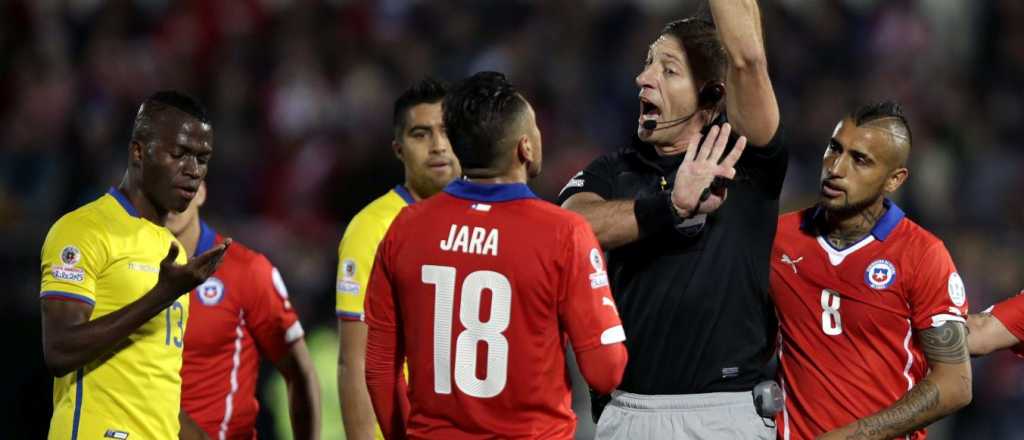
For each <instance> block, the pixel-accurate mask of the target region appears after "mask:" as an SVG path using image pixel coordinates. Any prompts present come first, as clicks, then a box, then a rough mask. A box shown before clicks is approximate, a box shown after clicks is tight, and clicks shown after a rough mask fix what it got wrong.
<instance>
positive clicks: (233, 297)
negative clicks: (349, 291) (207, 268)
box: [181, 223, 303, 439]
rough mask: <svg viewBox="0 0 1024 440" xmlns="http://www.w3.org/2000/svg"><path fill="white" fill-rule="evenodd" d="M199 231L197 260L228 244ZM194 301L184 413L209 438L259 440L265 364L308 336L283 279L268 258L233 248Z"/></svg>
mask: <svg viewBox="0 0 1024 440" xmlns="http://www.w3.org/2000/svg"><path fill="white" fill-rule="evenodd" d="M201 225H202V232H201V233H200V236H199V244H198V246H196V255H199V254H202V253H203V252H206V251H207V250H208V249H210V248H211V247H213V246H214V245H215V244H216V243H219V242H221V241H222V238H221V237H220V236H219V235H217V234H216V233H215V232H214V231H213V230H212V229H210V227H209V226H207V225H206V223H201ZM190 294H191V295H192V298H190V304H189V320H188V329H187V330H186V331H185V348H184V349H185V352H184V361H183V363H182V366H181V378H182V384H181V406H182V408H184V409H185V411H186V412H187V413H188V415H189V416H190V417H192V419H193V420H195V421H196V423H198V424H199V426H200V427H202V428H203V430H204V431H206V433H207V434H208V435H209V436H210V438H213V439H254V438H256V426H255V424H256V415H257V413H258V412H259V403H258V402H257V401H256V381H257V380H256V379H257V375H258V373H259V361H260V356H261V355H262V356H263V357H264V358H266V359H267V360H269V361H271V362H276V361H278V360H279V359H281V357H282V356H284V355H285V354H287V353H288V347H289V345H291V343H292V342H295V341H297V340H298V339H300V338H302V336H303V330H302V325H301V324H300V323H299V319H298V317H297V316H296V315H295V311H294V310H292V308H291V304H290V303H289V302H288V291H287V290H286V289H285V286H284V282H283V281H282V280H281V275H280V274H279V273H278V272H277V269H276V268H274V266H273V265H271V264H270V261H269V260H267V257H265V256H263V255H262V254H260V253H258V252H256V251H253V250H251V249H249V248H247V247H245V246H243V245H242V244H241V243H239V242H237V241H235V242H233V243H231V247H230V248H228V251H227V253H226V254H224V259H223V260H222V262H221V265H220V267H219V268H217V271H216V272H214V274H213V276H211V277H210V278H208V279H207V280H206V281H204V282H203V283H202V284H200V285H199V287H197V288H196V289H195V290H194V291H192V292H191V293H190Z"/></svg>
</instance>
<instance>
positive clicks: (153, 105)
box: [132, 90, 210, 144]
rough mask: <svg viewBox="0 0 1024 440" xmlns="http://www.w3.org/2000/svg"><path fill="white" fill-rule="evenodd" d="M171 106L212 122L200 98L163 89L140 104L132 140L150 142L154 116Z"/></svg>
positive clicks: (198, 118)
mask: <svg viewBox="0 0 1024 440" xmlns="http://www.w3.org/2000/svg"><path fill="white" fill-rule="evenodd" d="M169 108H173V109H177V110H179V111H181V112H184V113H185V114H187V115H189V116H192V117H193V118H196V119H197V120H198V121H199V122H202V123H204V124H209V123H210V115H209V113H207V111H206V107H204V106H203V105H202V104H200V103H199V100H197V99H195V98H193V97H192V96H190V95H188V94H186V93H183V92H179V91H177V90H161V91H159V92H156V93H154V94H152V95H149V97H148V98H146V100H145V101H142V105H140V106H139V112H138V114H136V115H135V125H134V127H132V140H138V141H142V142H143V143H146V144H148V143H149V142H150V141H151V140H152V138H153V122H154V121H153V119H154V117H155V116H156V115H157V114H159V113H160V112H162V111H164V110H167V109H169Z"/></svg>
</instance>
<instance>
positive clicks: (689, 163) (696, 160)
mask: <svg viewBox="0 0 1024 440" xmlns="http://www.w3.org/2000/svg"><path fill="white" fill-rule="evenodd" d="M731 131H732V127H730V126H729V124H728V123H725V124H722V125H721V126H718V125H716V126H713V127H711V130H710V131H708V134H707V136H704V142H703V143H702V144H700V145H699V148H698V143H700V136H694V137H693V139H690V141H689V143H690V145H689V146H688V147H687V149H686V156H685V157H684V158H683V163H682V164H681V165H679V169H678V170H677V171H676V181H675V184H674V185H673V186H672V204H673V205H674V206H675V208H676V210H677V211H678V213H679V215H680V216H682V217H692V216H694V215H697V214H707V213H710V212H714V211H715V210H717V209H718V208H720V207H721V206H722V203H723V202H725V198H726V195H727V190H726V188H725V187H716V188H712V187H711V183H712V182H713V181H714V180H715V178H723V179H729V180H732V179H733V178H734V177H736V168H735V165H736V161H738V160H739V158H740V156H741V155H742V154H743V149H744V148H746V146H747V138H746V137H744V136H740V137H739V138H738V139H737V140H736V144H735V145H734V146H733V148H732V151H730V152H729V154H728V155H726V156H725V158H722V155H723V153H724V152H725V148H726V146H727V145H728V143H729V133H730V132H731ZM705 190H708V191H709V192H708V194H707V195H706V196H704V195H703V194H704V191H705ZM702 198H703V200H702Z"/></svg>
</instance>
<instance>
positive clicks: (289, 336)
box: [284, 321, 306, 344]
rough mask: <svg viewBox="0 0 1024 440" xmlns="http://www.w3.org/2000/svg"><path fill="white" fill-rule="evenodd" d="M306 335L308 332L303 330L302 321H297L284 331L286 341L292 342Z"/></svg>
mask: <svg viewBox="0 0 1024 440" xmlns="http://www.w3.org/2000/svg"><path fill="white" fill-rule="evenodd" d="M305 335H306V332H305V331H304V330H302V323H300V322H299V321H295V323H294V324H292V326H291V327H288V330H286V331H285V332H284V342H286V343H289V344H291V343H292V342H295V341H298V340H299V339H302V337H303V336H305Z"/></svg>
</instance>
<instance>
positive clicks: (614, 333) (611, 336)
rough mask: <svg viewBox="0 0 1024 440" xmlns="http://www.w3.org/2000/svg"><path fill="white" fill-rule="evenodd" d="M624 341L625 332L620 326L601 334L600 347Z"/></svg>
mask: <svg viewBox="0 0 1024 440" xmlns="http://www.w3.org/2000/svg"><path fill="white" fill-rule="evenodd" d="M625 340H626V331H625V330H623V329H622V325H617V326H615V327H611V328H608V329H607V330H605V331H603V332H601V345H609V344H614V343H616V342H622V341H625Z"/></svg>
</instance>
